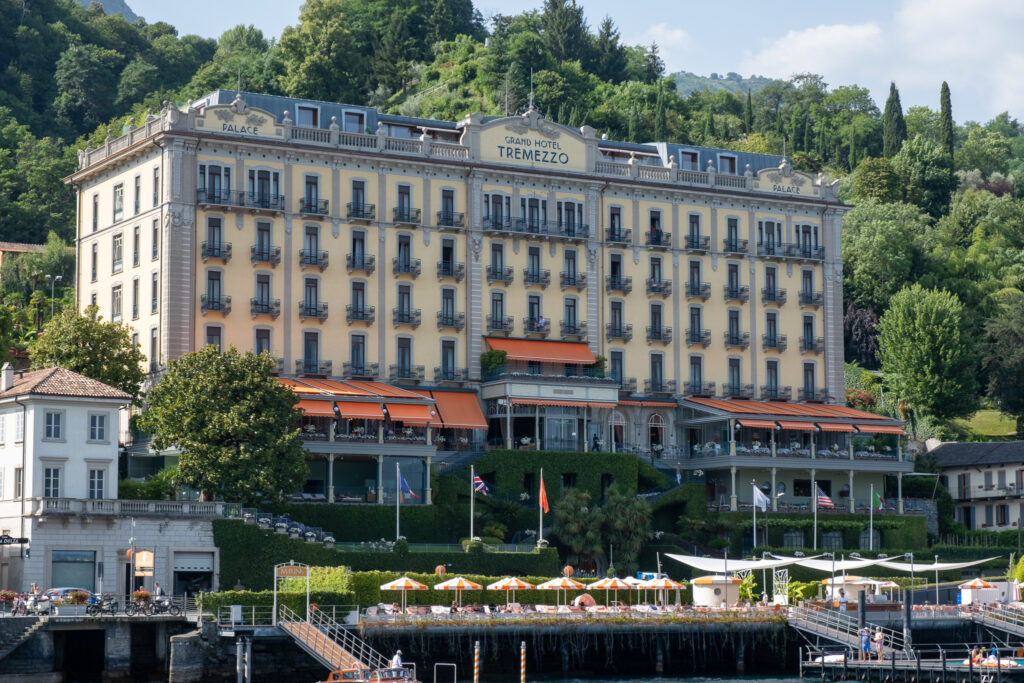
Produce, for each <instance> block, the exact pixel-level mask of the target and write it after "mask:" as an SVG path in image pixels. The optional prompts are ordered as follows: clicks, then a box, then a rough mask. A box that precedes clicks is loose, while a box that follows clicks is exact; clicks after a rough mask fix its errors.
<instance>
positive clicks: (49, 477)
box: [43, 467, 60, 498]
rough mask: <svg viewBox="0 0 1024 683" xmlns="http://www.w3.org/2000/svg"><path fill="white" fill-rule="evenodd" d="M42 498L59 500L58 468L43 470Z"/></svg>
mask: <svg viewBox="0 0 1024 683" xmlns="http://www.w3.org/2000/svg"><path fill="white" fill-rule="evenodd" d="M43 497H44V498H60V468H59V467H45V468H43Z"/></svg>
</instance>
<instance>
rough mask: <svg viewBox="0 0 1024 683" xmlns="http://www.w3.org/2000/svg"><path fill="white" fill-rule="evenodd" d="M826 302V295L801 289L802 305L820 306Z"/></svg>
mask: <svg viewBox="0 0 1024 683" xmlns="http://www.w3.org/2000/svg"><path fill="white" fill-rule="evenodd" d="M824 303H825V295H824V294H822V293H821V292H815V291H812V290H807V289H801V290H800V305H801V306H814V307H818V306H821V305H822V304H824Z"/></svg>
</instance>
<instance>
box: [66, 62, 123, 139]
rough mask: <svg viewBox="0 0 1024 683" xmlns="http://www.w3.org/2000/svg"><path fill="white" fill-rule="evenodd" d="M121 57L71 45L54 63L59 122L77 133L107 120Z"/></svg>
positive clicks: (112, 101)
mask: <svg viewBox="0 0 1024 683" xmlns="http://www.w3.org/2000/svg"><path fill="white" fill-rule="evenodd" d="M123 59H124V58H123V56H122V55H121V54H119V53H118V52H115V51H114V50H108V49H105V48H102V47H99V46H96V45H89V44H86V45H72V46H71V47H69V48H68V49H67V50H65V51H64V54H62V55H61V56H60V59H59V60H58V61H57V71H56V73H55V74H54V79H55V80H56V84H57V98H56V99H55V100H54V102H53V106H54V109H55V110H56V112H57V116H58V118H59V119H60V120H61V121H62V122H64V123H66V124H68V125H70V126H73V127H74V128H76V129H78V130H85V129H88V128H95V127H96V126H98V125H99V124H100V123H102V122H104V121H106V120H107V119H108V118H110V116H111V114H112V113H113V108H112V106H111V105H112V104H113V103H114V102H115V101H116V100H117V74H118V73H119V72H120V66H121V62H122V60H123Z"/></svg>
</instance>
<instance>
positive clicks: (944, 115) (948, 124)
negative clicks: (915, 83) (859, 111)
mask: <svg viewBox="0 0 1024 683" xmlns="http://www.w3.org/2000/svg"><path fill="white" fill-rule="evenodd" d="M939 107H940V109H939V144H940V145H941V146H942V150H943V151H944V152H945V153H946V154H948V155H949V157H950V159H952V158H953V105H952V103H951V102H950V99H949V84H948V83H946V81H942V91H941V93H940V94H939ZM1022 559H1024V558H1022Z"/></svg>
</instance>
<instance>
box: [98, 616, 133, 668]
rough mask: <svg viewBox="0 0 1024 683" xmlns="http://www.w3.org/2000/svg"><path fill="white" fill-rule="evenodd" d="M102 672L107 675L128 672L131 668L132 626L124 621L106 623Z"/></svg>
mask: <svg viewBox="0 0 1024 683" xmlns="http://www.w3.org/2000/svg"><path fill="white" fill-rule="evenodd" d="M103 639H104V648H103V652H104V655H103V672H104V674H105V675H106V676H108V677H113V678H116V677H117V675H118V674H125V675H127V674H130V673H131V669H132V627H131V624H129V623H128V622H126V621H115V622H112V623H110V624H107V626H106V629H105V632H104V636H103Z"/></svg>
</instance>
